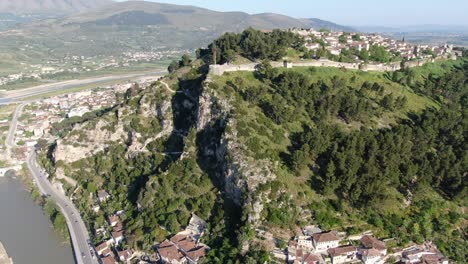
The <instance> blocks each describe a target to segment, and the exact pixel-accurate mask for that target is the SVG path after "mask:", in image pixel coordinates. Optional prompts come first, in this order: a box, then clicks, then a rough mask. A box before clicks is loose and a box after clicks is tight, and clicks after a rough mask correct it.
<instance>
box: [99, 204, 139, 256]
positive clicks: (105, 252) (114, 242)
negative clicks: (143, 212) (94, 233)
mask: <svg viewBox="0 0 468 264" xmlns="http://www.w3.org/2000/svg"><path fill="white" fill-rule="evenodd" d="M119 215H120V214H119V213H118V214H115V215H112V216H110V217H109V218H108V224H109V226H110V227H111V228H112V231H111V234H110V237H109V238H108V239H106V240H104V241H102V242H101V243H100V244H98V245H96V252H97V254H98V255H99V256H100V257H101V261H102V263H103V264H115V263H119V262H123V263H127V262H129V261H130V260H131V259H132V258H133V257H134V253H133V251H132V250H131V249H125V250H119V249H118V248H119V246H120V245H121V243H122V241H123V240H124V239H125V228H124V225H123V223H122V221H121V220H120V217H119ZM99 232H100V233H105V232H106V231H105V230H104V229H102V230H99Z"/></svg>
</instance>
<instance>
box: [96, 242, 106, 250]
mask: <svg viewBox="0 0 468 264" xmlns="http://www.w3.org/2000/svg"><path fill="white" fill-rule="evenodd" d="M107 247H108V245H107V243H106V242H102V243H101V244H99V245H97V246H96V250H97V251H101V250H103V249H106V248H107Z"/></svg>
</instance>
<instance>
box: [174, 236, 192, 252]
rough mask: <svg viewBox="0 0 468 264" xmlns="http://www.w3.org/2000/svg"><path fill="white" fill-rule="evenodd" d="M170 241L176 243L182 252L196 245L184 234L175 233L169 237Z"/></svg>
mask: <svg viewBox="0 0 468 264" xmlns="http://www.w3.org/2000/svg"><path fill="white" fill-rule="evenodd" d="M171 242H172V243H174V244H176V245H177V246H178V247H179V249H181V250H182V251H183V252H184V253H185V252H189V251H191V250H193V249H194V248H196V247H197V243H196V242H195V240H194V239H193V238H191V237H190V236H186V235H175V236H173V237H171Z"/></svg>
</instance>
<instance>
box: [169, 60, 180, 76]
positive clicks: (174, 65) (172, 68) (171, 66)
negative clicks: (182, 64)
mask: <svg viewBox="0 0 468 264" xmlns="http://www.w3.org/2000/svg"><path fill="white" fill-rule="evenodd" d="M177 69H179V63H178V62H177V61H175V60H173V61H172V62H171V64H169V67H167V71H168V72H169V73H173V72H175V71H176V70H177Z"/></svg>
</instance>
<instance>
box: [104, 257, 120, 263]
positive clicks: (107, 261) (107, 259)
mask: <svg viewBox="0 0 468 264" xmlns="http://www.w3.org/2000/svg"><path fill="white" fill-rule="evenodd" d="M101 260H102V264H117V263H118V262H117V261H115V259H114V258H113V257H112V256H107V257H104V258H102V259H101Z"/></svg>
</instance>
